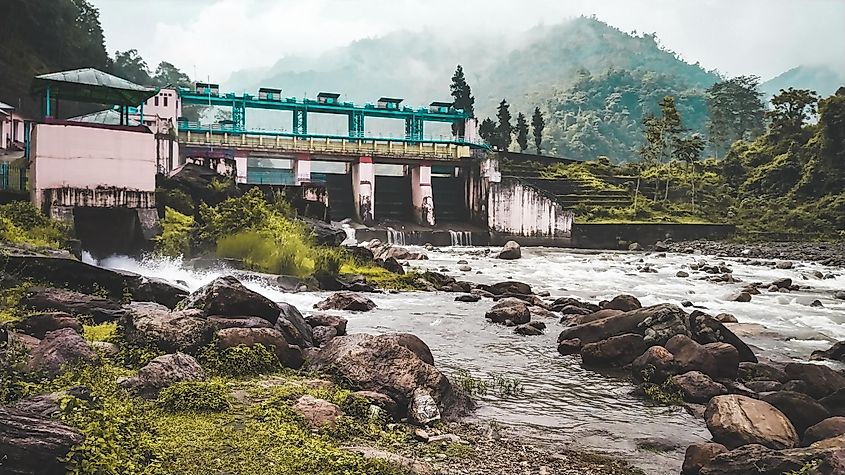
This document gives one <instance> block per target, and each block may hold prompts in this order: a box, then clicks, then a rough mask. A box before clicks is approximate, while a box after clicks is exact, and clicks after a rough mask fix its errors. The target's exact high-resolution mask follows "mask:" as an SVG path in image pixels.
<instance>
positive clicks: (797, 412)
mask: <svg viewBox="0 0 845 475" xmlns="http://www.w3.org/2000/svg"><path fill="white" fill-rule="evenodd" d="M761 399H762V400H764V401H766V402H767V403H769V404H771V405H772V406H775V407H776V408H778V410H779V411H780V412H782V413H783V414H784V415H785V416H786V417H788V418H789V421H790V422H792V425H793V426H794V427H795V430H796V431H797V432H798V434H799V435H800V434H803V433H804V431H806V430H807V428H808V427H810V426H811V425H814V424H817V423H819V422H821V421H823V420H824V419H827V418H828V417H830V413H829V412H828V410H827V409H825V407H824V406H822V405H821V404H820V403H818V402H817V401H816V400H815V399H813V398H811V397H810V396H807V395H806V394H802V393H798V392H794V391H777V392H773V393H770V394H766V395H763V397H762V398H761Z"/></svg>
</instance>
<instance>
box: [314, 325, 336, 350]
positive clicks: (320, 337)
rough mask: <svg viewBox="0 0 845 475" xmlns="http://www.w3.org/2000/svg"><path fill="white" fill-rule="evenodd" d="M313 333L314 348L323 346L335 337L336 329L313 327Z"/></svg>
mask: <svg viewBox="0 0 845 475" xmlns="http://www.w3.org/2000/svg"><path fill="white" fill-rule="evenodd" d="M313 332H314V345H315V346H323V345H325V344H326V343H327V342H328V341H329V340H331V339H332V338H334V337H336V336H337V329H336V328H334V327H314V329H313Z"/></svg>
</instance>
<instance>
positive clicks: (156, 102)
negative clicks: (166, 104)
mask: <svg viewBox="0 0 845 475" xmlns="http://www.w3.org/2000/svg"><path fill="white" fill-rule="evenodd" d="M156 107H158V96H156Z"/></svg>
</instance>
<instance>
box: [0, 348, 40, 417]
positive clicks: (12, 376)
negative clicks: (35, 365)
mask: <svg viewBox="0 0 845 475" xmlns="http://www.w3.org/2000/svg"><path fill="white" fill-rule="evenodd" d="M28 361H29V349H27V347H26V346H24V345H23V344H21V343H14V342H6V343H0V404H8V403H10V402H15V401H17V400H19V399H21V398H23V397H26V396H28V395H29V394H32V393H33V392H34V391H35V390H36V389H37V388H38V385H39V384H40V382H41V380H42V378H41V376H40V375H38V374H34V373H32V372H30V371H27V369H26V364H27V362H28Z"/></svg>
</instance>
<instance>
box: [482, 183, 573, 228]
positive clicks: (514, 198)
mask: <svg viewBox="0 0 845 475" xmlns="http://www.w3.org/2000/svg"><path fill="white" fill-rule="evenodd" d="M487 209H488V216H487V223H488V226H489V228H490V230H491V231H495V232H499V233H506V234H511V235H514V236H526V237H568V236H569V235H570V231H571V229H572V220H573V215H572V212H571V211H568V210H565V209H563V207H561V206H560V205H559V204H558V203H556V202H555V201H554V200H552V199H551V198H550V197H548V196H546V195H544V194H542V193H540V192H539V191H538V190H536V189H534V188H533V187H531V186H528V185H525V184H523V183H521V182H520V181H518V180H515V179H513V178H503V179H502V181H501V182H500V183H491V184H490V192H489V195H488V206H487Z"/></svg>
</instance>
